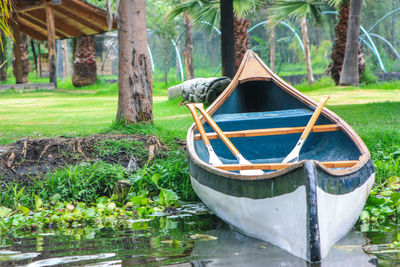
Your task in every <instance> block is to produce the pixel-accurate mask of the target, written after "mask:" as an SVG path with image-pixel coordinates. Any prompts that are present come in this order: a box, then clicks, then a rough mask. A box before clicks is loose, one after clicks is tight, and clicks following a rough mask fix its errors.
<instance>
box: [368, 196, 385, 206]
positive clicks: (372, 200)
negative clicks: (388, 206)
mask: <svg viewBox="0 0 400 267" xmlns="http://www.w3.org/2000/svg"><path fill="white" fill-rule="evenodd" d="M367 203H368V205H374V206H379V205H382V204H383V203H385V199H384V198H381V197H373V196H370V197H369V198H368V200H367Z"/></svg>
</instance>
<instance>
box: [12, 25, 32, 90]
mask: <svg viewBox="0 0 400 267" xmlns="http://www.w3.org/2000/svg"><path fill="white" fill-rule="evenodd" d="M14 39H15V42H14V60H13V74H14V77H15V81H16V83H17V84H20V83H27V82H28V74H29V72H30V71H31V65H30V63H29V58H28V44H27V36H26V35H25V34H23V33H21V32H19V31H18V30H15V31H14Z"/></svg>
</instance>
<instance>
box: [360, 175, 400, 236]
mask: <svg viewBox="0 0 400 267" xmlns="http://www.w3.org/2000/svg"><path fill="white" fill-rule="evenodd" d="M399 189H400V178H399V177H398V176H392V177H389V178H388V179H387V181H385V182H384V183H382V184H379V185H377V186H375V188H374V189H373V190H372V191H371V193H370V195H369V197H368V200H367V204H366V206H365V207H364V210H363V211H362V213H361V216H360V223H361V227H362V229H363V230H365V231H367V230H368V229H370V228H371V227H372V226H373V225H375V226H376V225H379V224H383V223H386V222H389V221H392V222H396V221H398V219H399V218H398V216H399V211H400V193H399V192H398V190H399Z"/></svg>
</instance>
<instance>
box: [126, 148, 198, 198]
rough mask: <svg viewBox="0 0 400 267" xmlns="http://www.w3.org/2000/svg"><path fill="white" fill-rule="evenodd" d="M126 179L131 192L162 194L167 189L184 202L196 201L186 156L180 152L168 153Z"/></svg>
mask: <svg viewBox="0 0 400 267" xmlns="http://www.w3.org/2000/svg"><path fill="white" fill-rule="evenodd" d="M128 179H129V181H130V182H131V185H132V189H131V190H132V191H133V192H157V191H158V190H160V192H162V189H166V188H167V189H171V190H172V191H173V192H176V194H177V195H178V196H179V197H180V198H181V199H183V200H185V201H193V200H197V197H196V195H195V193H194V191H193V189H192V187H191V184H190V177H189V169H188V166H187V161H186V155H185V153H184V152H183V151H180V150H174V151H168V152H167V153H166V154H165V156H164V158H162V159H156V160H155V162H154V163H153V164H152V165H151V166H144V167H143V168H142V169H141V170H139V171H138V172H137V173H135V174H134V175H132V176H130V177H129V178H128ZM157 189H158V190H157ZM165 193H167V194H169V193H168V192H165Z"/></svg>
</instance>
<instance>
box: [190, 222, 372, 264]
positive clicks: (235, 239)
mask: <svg viewBox="0 0 400 267" xmlns="http://www.w3.org/2000/svg"><path fill="white" fill-rule="evenodd" d="M209 234H210V235H213V236H215V237H217V238H218V239H216V240H215V241H212V242H201V241H198V242H196V243H195V245H194V249H193V251H192V254H191V255H192V257H195V258H199V259H198V260H194V261H193V262H192V263H193V265H194V266H199V267H200V266H201V267H202V266H209V267H211V266H248V267H251V266H310V264H309V263H307V262H306V261H304V260H302V259H300V258H297V257H295V256H293V255H291V254H289V253H287V252H286V251H284V250H282V249H280V248H278V247H275V246H273V245H271V244H269V243H267V242H263V241H260V240H258V239H254V238H250V237H247V236H244V235H242V234H240V233H237V232H234V231H231V230H230V229H229V228H227V227H223V228H221V229H215V230H212V231H209ZM365 243H366V239H365V237H364V235H363V234H361V233H359V232H352V233H350V234H349V235H348V236H347V237H346V238H345V239H343V240H341V241H340V242H339V243H337V244H336V246H334V247H333V248H332V249H331V251H330V253H329V255H328V256H327V258H326V259H324V260H323V262H322V263H320V264H312V266H323V267H328V266H377V260H376V257H375V256H370V255H367V254H366V253H364V251H363V250H362V246H363V245H364V244H365Z"/></svg>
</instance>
